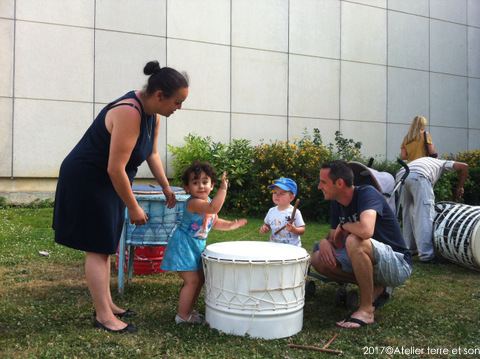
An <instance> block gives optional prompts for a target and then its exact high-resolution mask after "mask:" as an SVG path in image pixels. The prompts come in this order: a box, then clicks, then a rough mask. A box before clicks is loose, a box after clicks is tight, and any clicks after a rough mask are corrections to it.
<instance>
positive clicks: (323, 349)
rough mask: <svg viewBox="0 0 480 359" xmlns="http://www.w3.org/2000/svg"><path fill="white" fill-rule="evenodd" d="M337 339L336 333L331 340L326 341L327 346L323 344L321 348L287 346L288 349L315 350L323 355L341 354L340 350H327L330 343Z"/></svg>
mask: <svg viewBox="0 0 480 359" xmlns="http://www.w3.org/2000/svg"><path fill="white" fill-rule="evenodd" d="M336 337H338V333H336V334H335V335H334V336H333V337H332V339H330V340H329V341H328V343H327V344H325V345H324V346H323V347H322V348H319V347H313V346H309V345H297V344H288V346H289V347H290V348H298V349H308V350H316V351H319V352H324V353H330V354H342V351H341V350H333V349H327V347H328V346H329V345H330V344H332V342H333V341H334V340H335V338H336Z"/></svg>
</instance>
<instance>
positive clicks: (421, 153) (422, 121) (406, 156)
mask: <svg viewBox="0 0 480 359" xmlns="http://www.w3.org/2000/svg"><path fill="white" fill-rule="evenodd" d="M426 127H427V119H426V118H425V117H423V116H416V117H415V118H414V119H413V121H412V124H411V125H410V129H409V130H408V133H407V135H406V136H405V138H404V139H403V142H402V145H401V146H400V149H401V154H400V156H401V158H402V160H408V162H411V161H415V160H416V159H417V158H420V157H426V156H427V150H426V148H425V139H424V135H423V133H424V132H426V131H425V128H426ZM426 135H427V147H428V153H430V154H433V153H435V146H434V145H433V140H432V138H431V137H430V134H429V133H428V132H426Z"/></svg>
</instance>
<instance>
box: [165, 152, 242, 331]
mask: <svg viewBox="0 0 480 359" xmlns="http://www.w3.org/2000/svg"><path fill="white" fill-rule="evenodd" d="M216 181H217V176H216V173H215V170H214V169H213V167H212V166H211V165H210V164H208V163H205V162H199V161H195V162H194V163H193V164H192V165H190V166H189V167H188V168H187V169H186V170H185V172H184V173H183V175H182V182H183V185H184V188H185V190H186V191H187V192H188V193H190V197H189V198H188V199H187V201H186V203H185V207H184V209H183V214H182V219H181V221H180V223H179V224H178V227H177V229H176V230H175V232H174V233H173V235H172V237H171V238H170V241H169V242H168V245H167V249H166V251H165V254H164V256H163V260H162V265H161V268H162V269H163V270H165V271H176V272H178V274H179V275H180V277H181V278H182V279H183V281H184V284H183V287H182V289H181V290H180V296H179V303H178V313H177V315H176V316H175V322H176V323H177V324H178V323H186V322H197V323H200V322H203V321H204V317H203V316H202V315H200V314H199V313H198V312H196V311H195V310H194V309H193V307H194V305H195V303H196V301H197V298H198V296H199V294H200V291H201V289H202V286H203V284H204V282H205V277H204V273H203V266H202V258H201V254H202V251H203V249H204V248H205V244H206V239H207V236H208V232H209V231H210V229H212V228H213V229H216V230H221V231H231V230H234V229H237V228H239V227H242V226H244V225H245V224H246V223H247V220H246V219H240V220H235V221H227V220H224V219H220V218H218V215H217V214H218V212H220V209H221V208H222V206H223V203H224V201H225V197H226V195H227V188H228V180H227V179H226V173H223V175H222V180H221V183H220V189H219V190H218V191H217V194H216V195H215V197H213V199H210V197H209V194H210V192H211V191H212V189H213V186H214V184H215V182H216Z"/></svg>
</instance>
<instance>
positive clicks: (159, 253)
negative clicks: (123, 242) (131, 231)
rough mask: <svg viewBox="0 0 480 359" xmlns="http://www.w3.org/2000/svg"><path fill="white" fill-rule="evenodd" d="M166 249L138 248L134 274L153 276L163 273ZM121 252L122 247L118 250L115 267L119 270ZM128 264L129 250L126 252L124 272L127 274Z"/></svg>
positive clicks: (134, 257) (159, 247) (135, 256)
mask: <svg viewBox="0 0 480 359" xmlns="http://www.w3.org/2000/svg"><path fill="white" fill-rule="evenodd" d="M165 249H166V247H163V246H155V247H143V246H136V247H135V252H134V256H133V274H135V275H142V274H153V273H163V272H165V271H164V270H162V269H160V265H161V264H162V260H163V254H164V253H165ZM119 250H120V246H119V248H118V249H117V254H116V256H115V257H116V258H115V266H116V268H117V270H118V262H119V254H118V253H119ZM127 264H128V250H127V249H126V250H125V266H124V271H125V273H127Z"/></svg>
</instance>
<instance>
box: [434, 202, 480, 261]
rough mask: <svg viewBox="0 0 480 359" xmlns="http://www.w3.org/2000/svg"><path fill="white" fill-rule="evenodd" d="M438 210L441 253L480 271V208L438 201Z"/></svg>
mask: <svg viewBox="0 0 480 359" xmlns="http://www.w3.org/2000/svg"><path fill="white" fill-rule="evenodd" d="M435 211H436V212H437V214H436V216H435V220H434V223H433V243H434V245H435V249H436V251H437V254H439V255H441V256H442V257H443V258H446V259H448V260H450V261H452V262H455V263H457V264H460V265H463V266H465V267H468V268H472V269H475V270H480V230H479V228H480V207H479V206H469V205H466V204H459V203H453V202H438V203H436V204H435Z"/></svg>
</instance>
